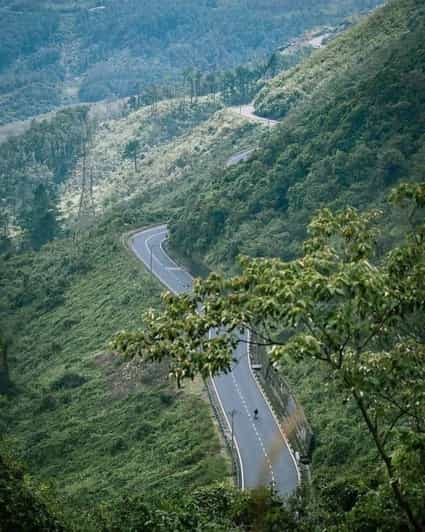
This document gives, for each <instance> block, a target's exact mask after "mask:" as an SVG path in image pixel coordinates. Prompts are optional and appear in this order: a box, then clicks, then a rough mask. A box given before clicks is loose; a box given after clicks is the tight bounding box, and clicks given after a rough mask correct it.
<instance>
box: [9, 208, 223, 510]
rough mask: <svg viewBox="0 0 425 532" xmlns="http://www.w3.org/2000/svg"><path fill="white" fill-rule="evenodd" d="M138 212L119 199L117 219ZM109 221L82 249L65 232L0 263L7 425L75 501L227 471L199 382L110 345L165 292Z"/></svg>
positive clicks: (186, 483) (137, 219)
mask: <svg viewBox="0 0 425 532" xmlns="http://www.w3.org/2000/svg"><path fill="white" fill-rule="evenodd" d="M138 211H139V209H138V205H137V206H135V207H134V208H133V211H131V210H130V208H127V210H126V213H125V220H127V222H129V223H134V224H136V225H138V224H143V222H144V221H146V220H147V218H146V217H143V216H140V214H139V213H138ZM116 224H117V225H116V228H115V229H114V226H113V225H112V226H111V222H110V221H109V222H107V223H105V224H104V225H103V227H101V228H100V229H98V230H96V231H94V232H93V233H92V234H91V235H90V236H87V237H85V239H84V240H83V241H81V242H80V245H79V250H76V249H75V247H74V246H73V244H72V242H71V241H66V240H65V241H62V242H57V243H54V244H51V245H49V246H47V247H45V248H44V249H43V250H42V251H40V252H39V253H38V254H24V255H21V256H19V257H17V258H11V259H9V260H6V261H4V262H2V263H1V265H0V268H1V270H2V272H3V274H4V275H3V276H2V277H3V279H4V282H2V287H1V289H2V294H1V300H2V308H1V318H2V320H1V321H2V326H3V328H4V329H5V330H7V331H8V332H9V333H10V334H11V336H13V338H14V342H13V345H12V352H11V371H12V379H13V381H14V383H15V384H16V388H17V392H16V396H15V397H12V398H11V399H10V401H9V402H8V403H7V405H3V407H4V408H3V409H2V411H1V418H2V424H3V425H2V426H3V430H5V431H6V432H7V434H8V437H9V438H12V440H13V441H14V442H15V443H14V445H15V446H16V451H17V452H18V453H19V455H20V456H21V457H23V458H24V459H25V461H27V462H28V464H29V465H30V467H31V470H32V472H33V473H35V474H36V476H37V477H38V478H41V479H43V480H47V481H54V482H55V484H56V485H57V486H58V488H59V492H60V494H61V495H62V496H63V498H64V499H66V501H67V502H69V503H72V505H73V506H74V508H75V507H80V508H81V507H89V506H90V505H91V504H92V503H93V502H94V501H99V500H105V501H111V500H113V499H114V497H117V496H123V495H125V494H129V493H132V492H133V491H134V490H138V491H140V492H145V490H148V492H149V494H150V495H154V494H157V493H159V492H161V493H165V492H167V491H173V490H175V489H177V488H183V487H184V488H186V489H191V488H192V487H194V486H199V485H205V484H208V483H210V482H212V481H215V480H223V479H224V478H225V477H226V474H227V473H226V466H225V461H224V458H223V457H222V454H221V450H220V444H219V441H218V436H217V434H216V433H215V430H214V428H213V423H212V421H211V412H210V408H209V405H208V404H207V402H206V401H205V397H204V394H203V392H202V386H200V385H199V384H198V385H197V386H193V387H188V388H187V389H186V390H184V391H180V392H178V391H176V389H175V387H174V386H173V385H172V384H171V383H168V382H167V371H166V368H152V367H151V368H143V367H139V366H137V365H134V364H128V363H125V364H123V363H121V362H120V361H119V359H118V358H117V357H115V356H113V355H112V354H111V353H110V352H109V351H108V348H107V343H108V340H109V338H110V337H111V335H112V334H113V333H114V332H116V331H117V330H119V329H121V328H124V327H137V326H140V325H141V313H142V311H143V309H146V308H147V307H148V306H151V305H154V306H157V305H158V304H159V294H160V291H161V289H160V287H159V286H158V284H157V283H156V282H155V281H154V280H153V279H152V278H151V277H150V275H149V274H148V273H147V272H145V271H144V270H143V268H142V267H141V266H140V265H139V263H138V262H137V260H136V259H134V258H132V257H131V256H130V255H129V253H128V252H127V251H126V250H125V249H124V246H123V245H122V244H121V242H120V239H119V234H120V231H121V228H122V227H124V226H125V221H124V220H123V217H122V216H121V217H119V216H118V220H116ZM127 227H129V226H128V225H127ZM103 232H104V234H102V233H103ZM48 290H51V293H50V294H48V293H46V292H47V291H48ZM25 299H26V304H25ZM31 299H32V301H31ZM54 302H56V304H55V306H54V308H50V309H49V307H52V305H54ZM10 308H12V309H13V311H12V312H8V311H9V310H10Z"/></svg>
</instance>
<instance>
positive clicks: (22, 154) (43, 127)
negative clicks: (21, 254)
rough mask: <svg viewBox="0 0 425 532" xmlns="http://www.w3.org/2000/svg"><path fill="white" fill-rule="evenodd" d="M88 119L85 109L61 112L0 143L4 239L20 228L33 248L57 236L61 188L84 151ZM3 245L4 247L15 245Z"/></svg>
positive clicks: (0, 180) (0, 222)
mask: <svg viewBox="0 0 425 532" xmlns="http://www.w3.org/2000/svg"><path fill="white" fill-rule="evenodd" d="M87 120H88V119H87V109H86V108H82V107H80V108H75V109H68V110H65V111H60V112H58V113H57V114H56V115H55V116H54V117H53V118H51V119H50V120H43V121H40V122H35V121H34V122H33V123H32V125H31V127H30V128H29V129H28V130H27V131H26V132H25V133H23V134H21V135H19V136H17V137H15V138H11V139H10V140H8V141H7V142H4V143H2V144H0V187H1V192H0V202H1V206H2V216H1V218H0V224H1V229H0V231H1V234H2V238H3V242H5V241H8V240H9V241H10V240H11V233H16V231H17V229H18V228H19V229H21V230H23V231H24V235H23V238H24V241H28V243H29V244H30V246H31V247H32V248H33V249H39V248H40V247H41V246H42V245H43V244H45V243H46V242H48V241H49V240H51V239H52V238H53V237H54V236H55V234H56V232H57V220H56V212H55V209H56V201H57V192H58V188H59V186H60V184H61V183H63V181H65V179H66V178H67V177H69V175H70V173H71V171H72V169H73V168H74V165H75V164H76V162H77V160H78V157H79V156H80V155H81V153H82V146H83V142H84V139H85V138H86V135H87V128H88V123H87ZM3 245H4V248H5V249H4V251H7V250H8V249H9V248H10V246H6V245H5V244H3Z"/></svg>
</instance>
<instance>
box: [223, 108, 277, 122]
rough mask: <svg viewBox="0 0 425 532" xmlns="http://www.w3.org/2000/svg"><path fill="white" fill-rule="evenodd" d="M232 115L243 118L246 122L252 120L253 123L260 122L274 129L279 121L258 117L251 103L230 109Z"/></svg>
mask: <svg viewBox="0 0 425 532" xmlns="http://www.w3.org/2000/svg"><path fill="white" fill-rule="evenodd" d="M230 109H231V110H232V111H233V112H234V113H238V114H239V115H242V116H244V117H245V118H247V119H248V120H253V121H255V122H262V123H263V124H267V125H268V126H270V127H275V126H277V125H278V124H279V120H274V119H273V118H266V117H264V116H259V115H256V114H255V108H254V105H253V104H252V103H250V104H248V105H241V106H239V107H231V108H230Z"/></svg>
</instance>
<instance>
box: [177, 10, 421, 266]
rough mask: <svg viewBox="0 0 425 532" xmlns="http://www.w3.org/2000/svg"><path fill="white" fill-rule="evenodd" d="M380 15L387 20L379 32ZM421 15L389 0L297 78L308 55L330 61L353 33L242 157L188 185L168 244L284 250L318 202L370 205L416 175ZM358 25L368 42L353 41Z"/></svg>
mask: <svg viewBox="0 0 425 532" xmlns="http://www.w3.org/2000/svg"><path fill="white" fill-rule="evenodd" d="M382 18H384V20H387V19H388V20H389V21H390V22H391V21H393V24H394V31H392V32H391V31H390V28H388V31H387V34H388V35H389V37H388V38H386V39H382V38H381V37H380V31H381V28H382V24H381V20H382ZM424 22H425V10H424V6H423V4H422V2H418V1H415V0H402V1H400V2H390V3H389V4H388V5H387V6H386V7H385V8H383V9H382V10H380V11H378V12H377V13H375V14H374V15H372V16H371V17H370V18H369V19H368V20H367V21H366V22H365V23H364V24H363V25H362V26H361V27H360V28H356V29H354V30H351V31H349V32H348V33H347V34H345V35H343V36H341V37H340V38H339V39H337V40H336V41H335V42H334V44H332V45H331V46H330V48H329V49H327V50H324V51H320V52H318V53H317V54H314V57H312V59H311V60H308V61H307V62H306V63H305V64H304V65H302V66H300V67H296V70H297V72H302V73H303V75H304V76H305V77H306V78H308V73H309V67H310V64H311V62H312V61H313V62H314V63H320V65H321V70H323V71H324V72H327V71H328V69H329V70H332V68H334V65H335V64H338V63H339V60H338V59H337V57H338V53H339V52H338V43H339V40H341V41H342V43H343V44H344V46H343V48H342V53H343V54H345V51H344V50H345V49H346V48H347V46H348V45H347V43H348V42H350V40H352V41H353V57H352V59H351V61H350V63H348V64H347V63H346V62H345V63H340V64H341V68H335V74H334V75H333V76H330V79H328V81H327V82H326V83H322V84H319V85H318V87H317V88H316V90H313V91H312V92H311V93H310V94H309V95H308V97H306V98H305V99H303V100H301V103H300V105H298V106H295V107H294V109H293V111H292V112H290V113H289V114H288V115H287V117H286V118H285V119H284V121H283V122H282V124H281V125H280V126H279V127H278V128H276V130H275V131H274V132H273V134H272V136H271V139H270V140H268V141H267V142H266V143H265V144H264V145H262V146H261V148H259V149H258V150H257V152H256V155H255V156H254V157H253V158H252V159H251V160H250V161H249V162H247V163H245V164H240V165H238V166H236V167H234V168H232V169H229V170H228V171H227V172H225V173H223V174H222V175H219V176H216V177H215V179H214V180H213V181H212V182H211V183H210V184H207V185H206V186H203V185H202V184H199V183H196V184H195V185H194V187H193V192H192V194H193V201H191V202H190V203H189V204H188V205H190V207H188V208H187V209H182V211H181V213H180V215H178V217H177V218H176V219H175V221H174V223H173V224H172V228H171V229H172V239H173V240H172V241H173V243H174V245H175V246H176V247H178V248H180V249H184V250H185V251H186V252H187V253H188V254H189V255H195V256H196V255H202V256H206V258H207V260H208V262H209V263H210V264H214V265H219V264H221V263H223V262H225V263H227V264H230V263H232V262H233V261H234V259H235V257H236V256H237V255H238V254H239V253H245V254H249V255H254V256H255V255H270V254H272V255H275V256H282V257H293V256H295V255H296V254H297V253H298V252H299V250H300V243H301V242H302V240H303V239H304V237H305V234H306V233H305V228H306V224H307V223H308V221H309V219H310V217H311V213H312V212H314V210H316V209H317V208H319V207H321V206H323V205H327V206H332V207H341V206H343V205H347V204H348V205H352V206H355V207H360V208H364V207H367V206H370V205H379V204H380V203H381V202H382V200H383V198H384V197H385V194H386V192H387V191H388V190H389V189H390V187H392V186H393V185H394V184H395V183H397V181H399V180H400V179H413V180H418V179H421V177H422V174H423V160H424V153H423V147H424V132H423V122H422V120H421V118H420V117H423V116H424V112H425V98H424V96H425V90H424V89H425V74H424V69H425V64H424V61H423V59H424V36H425V25H424ZM389 26H390V24H389ZM384 27H385V26H384ZM398 28H408V29H409V31H400V30H399V29H398ZM359 32H363V33H361V34H360V35H363V38H362V42H363V41H364V42H368V43H369V45H368V46H369V47H367V46H364V47H357V46H356V42H357V41H358V40H359ZM375 36H376V38H375ZM372 50H373V51H372ZM335 57H336V58H335ZM328 63H330V64H328ZM304 68H305V70H303V69H304ZM318 75H319V74H316V76H317V77H318ZM298 76H299V77H300V76H301V74H299V75H298ZM285 79H286V78H285V77H284V78H283V82H285ZM276 83H277V82H276ZM277 100H278V102H280V101H281V100H280V94H279V93H278V95H277ZM186 194H187V192H186Z"/></svg>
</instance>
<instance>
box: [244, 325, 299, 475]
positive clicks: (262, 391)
mask: <svg viewBox="0 0 425 532" xmlns="http://www.w3.org/2000/svg"><path fill="white" fill-rule="evenodd" d="M250 338H251V331H248V366H249V370H250V372H251V375H252V378H253V379H254V380H255V382H256V383H257V386H258V388H259V390H260V392H261V395H262V396H263V398H264V400H265V401H266V403H267V405H268V407H269V410H270V412H271V413H272V416H273V418H274V420H275V422H276V425H277V427H278V429H279V432H280V434H281V435H282V438H283V440H284V442H285V444H286V447H287V448H288V451H289V454H290V456H291V458H292V461H293V462H294V465H295V470H296V472H297V477H298V484H299V483H300V482H301V472H300V469H299V466H298V463H297V459H296V458H295V454H294V452H293V450H292V448H291V445H290V444H289V441H288V438H287V437H286V434H285V433H284V432H283V430H282V427H281V426H280V423H279V420H278V419H277V416H276V414H275V412H274V409H273V407H272V405H271V403H270V401H269V399H268V397H267V396H266V394H265V393H264V390H263V387H262V386H261V384H260V381H259V380H258V378H257V376H256V375H255V373H254V370H253V369H252V365H251V357H250V344H249V342H250Z"/></svg>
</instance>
